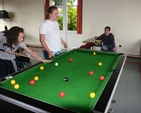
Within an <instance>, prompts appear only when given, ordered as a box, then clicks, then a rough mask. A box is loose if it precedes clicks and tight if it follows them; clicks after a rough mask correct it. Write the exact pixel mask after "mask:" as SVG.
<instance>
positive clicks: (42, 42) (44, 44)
mask: <svg viewBox="0 0 141 113" xmlns="http://www.w3.org/2000/svg"><path fill="white" fill-rule="evenodd" d="M40 43H41V45H42V47H43V48H44V49H45V50H46V51H47V52H48V56H49V58H51V57H52V56H54V55H53V54H52V52H51V51H50V49H49V48H48V46H47V44H46V43H45V34H40Z"/></svg>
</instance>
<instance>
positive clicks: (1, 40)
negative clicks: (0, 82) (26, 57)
mask: <svg viewBox="0 0 141 113" xmlns="http://www.w3.org/2000/svg"><path fill="white" fill-rule="evenodd" d="M23 39H24V30H23V28H20V27H18V26H14V27H12V28H10V29H9V30H8V31H7V32H1V33H0V78H2V77H5V76H7V75H9V74H12V73H14V72H17V65H16V61H15V54H11V53H15V51H16V50H17V49H18V48H20V47H21V48H23V49H24V50H26V51H27V52H28V53H29V54H30V55H31V56H33V57H35V58H36V59H38V60H40V61H42V62H43V63H46V62H51V60H45V59H42V58H41V57H40V56H39V55H38V54H37V53H36V52H34V51H32V50H31V49H29V48H28V47H27V46H26V45H25V43H24V42H23ZM6 51H10V52H11V53H10V52H6Z"/></svg>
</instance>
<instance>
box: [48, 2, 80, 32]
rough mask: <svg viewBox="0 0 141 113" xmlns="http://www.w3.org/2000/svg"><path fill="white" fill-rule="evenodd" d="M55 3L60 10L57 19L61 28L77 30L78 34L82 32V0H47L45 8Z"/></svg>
mask: <svg viewBox="0 0 141 113" xmlns="http://www.w3.org/2000/svg"><path fill="white" fill-rule="evenodd" d="M78 3H79V4H80V5H79V4H78ZM53 5H55V6H57V7H58V10H59V17H58V20H57V21H58V23H59V27H60V30H71V31H76V30H77V33H78V34H82V0H45V10H46V9H47V7H49V6H53ZM78 6H79V7H80V8H79V7H78ZM78 11H79V12H78ZM80 13H81V14H80ZM80 19H81V20H80Z"/></svg>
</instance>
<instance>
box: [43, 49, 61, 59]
mask: <svg viewBox="0 0 141 113" xmlns="http://www.w3.org/2000/svg"><path fill="white" fill-rule="evenodd" d="M51 52H52V54H53V55H54V56H55V57H56V56H59V55H60V54H62V51H57V52H54V51H51ZM43 56H44V58H45V59H48V58H49V56H48V52H47V51H45V50H44V49H43Z"/></svg>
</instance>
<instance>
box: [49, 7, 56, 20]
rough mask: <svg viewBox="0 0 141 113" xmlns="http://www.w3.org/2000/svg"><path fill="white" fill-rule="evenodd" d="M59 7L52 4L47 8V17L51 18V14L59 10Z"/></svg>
mask: <svg viewBox="0 0 141 113" xmlns="http://www.w3.org/2000/svg"><path fill="white" fill-rule="evenodd" d="M57 9H58V8H57V7H56V6H50V7H49V8H48V10H47V18H49V17H50V16H49V14H52V13H53V11H54V10H57Z"/></svg>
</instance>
